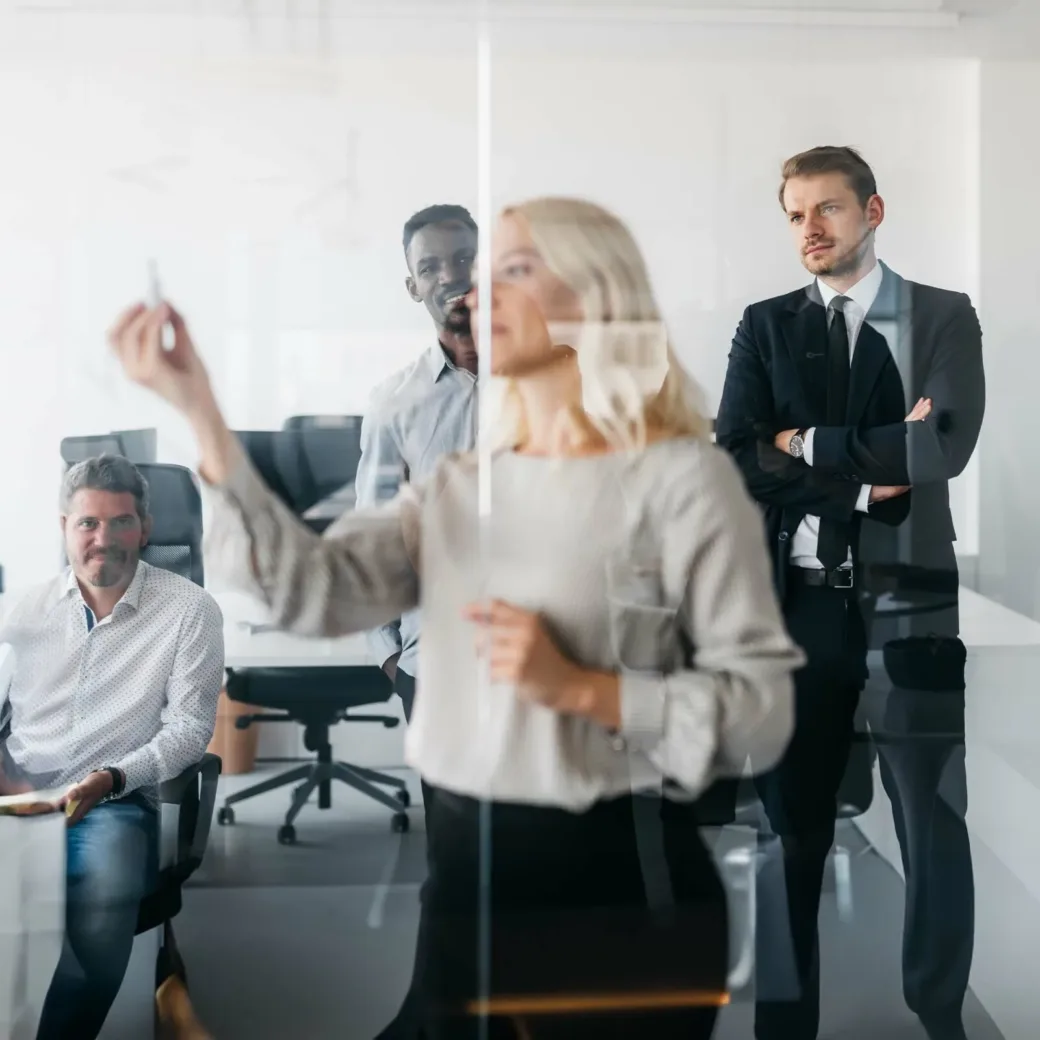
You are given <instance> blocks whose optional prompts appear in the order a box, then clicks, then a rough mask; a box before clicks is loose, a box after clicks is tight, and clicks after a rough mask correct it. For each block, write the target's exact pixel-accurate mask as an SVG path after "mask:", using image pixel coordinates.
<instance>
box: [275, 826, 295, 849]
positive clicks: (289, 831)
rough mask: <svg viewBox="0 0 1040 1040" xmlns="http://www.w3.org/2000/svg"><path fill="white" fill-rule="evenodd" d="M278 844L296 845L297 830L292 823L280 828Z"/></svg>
mask: <svg viewBox="0 0 1040 1040" xmlns="http://www.w3.org/2000/svg"><path fill="white" fill-rule="evenodd" d="M278 844H279V845H295V844H296V828H295V827H294V826H293V825H292V824H291V823H287V824H285V825H284V826H282V827H279V828H278Z"/></svg>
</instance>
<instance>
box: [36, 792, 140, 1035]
mask: <svg viewBox="0 0 1040 1040" xmlns="http://www.w3.org/2000/svg"><path fill="white" fill-rule="evenodd" d="M67 849H68V851H67V861H66V862H67V867H66V870H67V874H66V878H67V880H66V895H65V898H66V906H65V943H64V947H63V949H62V954H61V959H60V960H59V962H58V967H57V970H56V971H55V972H54V978H53V980H52V981H51V986H50V990H49V991H48V993H47V999H46V1001H45V1002H44V1007H43V1015H42V1018H41V1020H40V1028H39V1032H38V1033H37V1034H36V1036H37V1040H94V1038H95V1037H97V1035H98V1034H99V1033H100V1032H101V1027H102V1026H103V1025H104V1024H105V1018H106V1017H107V1016H108V1012H109V1009H110V1008H111V1006H112V1002H113V1001H114V1000H115V999H116V994H118V992H119V987H120V986H121V985H122V983H123V976H124V975H125V974H126V966H127V963H128V962H129V960H130V951H131V948H132V947H133V944H134V931H135V930H136V928H137V913H138V908H139V907H140V903H141V900H142V899H143V898H144V896H145V895H147V894H148V893H149V892H150V891H151V889H152V887H153V885H154V884H155V877H156V874H157V872H158V862H159V816H158V813H157V812H156V811H155V810H154V809H152V808H150V807H149V806H147V805H146V804H144V803H143V802H141V801H139V800H138V799H137V798H135V797H134V796H133V795H130V796H129V797H128V798H126V799H122V800H120V801H115V802H105V803H103V804H101V805H98V806H95V807H94V808H93V809H91V811H90V812H89V813H87V815H86V816H84V817H83V819H82V820H80V822H79V823H77V824H75V825H74V826H71V827H69V828H68V838H67Z"/></svg>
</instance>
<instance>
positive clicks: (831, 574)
mask: <svg viewBox="0 0 1040 1040" xmlns="http://www.w3.org/2000/svg"><path fill="white" fill-rule="evenodd" d="M787 573H788V578H789V580H790V581H791V583H792V584H795V585H808V586H810V587H811V588H816V589H851V588H852V587H853V586H854V584H855V572H854V571H853V569H852V568H851V567H838V568H837V569H836V570H833V571H825V570H823V569H822V568H809V567H789V568H788V571H787Z"/></svg>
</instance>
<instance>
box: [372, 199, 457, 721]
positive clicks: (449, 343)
mask: <svg viewBox="0 0 1040 1040" xmlns="http://www.w3.org/2000/svg"><path fill="white" fill-rule="evenodd" d="M403 245H404V255H405V260H406V261H407V263H408V277H407V278H406V279H405V288H406V289H407V290H408V295H409V296H411V298H412V299H413V300H414V301H415V302H416V303H422V304H424V305H425V307H426V309H427V311H429V313H430V317H431V318H433V324H434V327H435V329H436V330H437V341H436V342H435V343H433V344H432V345H431V346H430V347H429V349H427V350H426V351H424V352H423V353H422V354H421V355H420V356H419V357H418V358H416V359H415V360H414V361H412V362H411V363H410V364H409V365H407V366H406V367H405V368H403V369H401V370H400V371H399V372H396V373H395V374H394V375H392V376H390V378H389V379H386V380H385V381H384V382H383V383H381V384H380V385H379V386H378V387H377V388H376V389H375V391H374V393H373V395H372V401H371V405H370V407H369V410H368V412H367V414H366V415H365V418H364V421H363V422H362V426H361V462H360V463H359V465H358V471H357V477H356V481H355V490H356V494H357V505H358V507H359V508H364V507H366V506H372V505H374V504H376V503H377V502H381V501H385V500H387V499H390V498H393V497H394V495H395V494H396V493H397V489H398V487H399V486H400V485H401V483H403V482H405V481H413V482H416V483H421V482H422V481H423V480H424V479H425V478H426V477H427V476H429V475H430V474H431V473H432V472H433V467H434V466H435V465H436V463H437V460H438V459H439V458H440V457H441V456H442V455H446V454H450V453H452V452H460V451H469V450H470V449H471V448H472V447H473V444H474V441H475V438H476V430H477V427H476V423H477V379H476V373H477V351H476V347H475V345H474V343H473V337H472V334H471V332H470V328H469V320H468V314H467V313H466V312H465V306H464V304H463V303H462V299H463V297H464V296H465V295H466V293H468V292H469V291H470V289H471V288H472V284H473V283H472V276H473V263H474V261H475V259H476V255H477V225H476V223H475V221H474V220H473V217H472V216H470V214H469V211H468V210H466V209H465V208H464V207H462V206H454V205H437V206H429V207H427V208H426V209H423V210H420V211H419V212H418V213H416V214H415V215H414V216H413V217H411V218H410V219H409V220H408V221H407V223H406V224H405V225H404V235H403ZM418 640H419V615H418V611H410V612H409V613H408V614H405V615H404V617H402V618H401V619H400V620H398V621H396V622H394V623H393V624H391V625H386V626H384V627H383V628H380V629H377V630H376V631H374V632H372V633H371V635H370V637H369V642H370V645H371V647H372V652H373V655H374V656H375V657H376V659H377V660H378V661H379V662H380V664H381V665H382V667H383V669H384V671H385V672H386V673H387V675H389V676H390V678H391V679H392V680H393V681H394V689H395V690H396V691H397V693H398V694H399V695H400V697H401V701H402V703H403V704H404V711H405V718H408V719H410V718H411V714H412V702H413V699H414V697H415V674H416V664H417V661H418V655H419V646H418Z"/></svg>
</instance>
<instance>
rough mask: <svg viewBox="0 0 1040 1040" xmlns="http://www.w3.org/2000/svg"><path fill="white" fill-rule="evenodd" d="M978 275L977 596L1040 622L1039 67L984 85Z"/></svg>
mask: <svg viewBox="0 0 1040 1040" xmlns="http://www.w3.org/2000/svg"><path fill="white" fill-rule="evenodd" d="M981 86H982V89H981V113H982V124H981V125H982V137H981V155H982V167H981V182H980V183H981V194H980V197H981V252H980V259H981V264H980V268H981V276H982V293H981V302H982V321H983V328H984V330H985V355H986V378H987V396H988V400H989V405H988V407H987V411H986V423H985V426H984V427H983V435H982V442H981V463H980V476H981V498H982V504H983V508H982V512H981V517H982V521H981V530H980V552H979V591H980V592H983V593H984V594H985V595H987V596H992V597H993V598H994V599H997V600H999V601H1000V602H1001V603H1003V604H1005V605H1006V606H1009V607H1011V608H1012V609H1013V610H1017V611H1020V612H1021V613H1023V614H1028V615H1029V616H1030V617H1034V618H1040V541H1038V539H1037V528H1038V524H1040V482H1038V481H1037V471H1038V467H1037V445H1040V409H1038V408H1037V394H1036V387H1037V385H1038V383H1040V312H1038V310H1037V302H1036V301H1037V296H1038V292H1040V265H1038V261H1037V242H1038V240H1040V210H1038V208H1037V203H1036V184H1037V171H1038V170H1040V140H1038V138H1037V135H1036V134H1035V133H1031V132H1028V131H1026V130H1025V127H1026V126H1028V125H1030V122H1031V119H1032V118H1033V117H1034V114H1035V112H1036V110H1037V105H1038V102H1040V63H1038V62H1033V63H1014V62H992V63H990V62H987V63H986V64H985V65H984V66H983V69H982V79H981Z"/></svg>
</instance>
